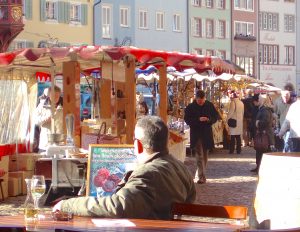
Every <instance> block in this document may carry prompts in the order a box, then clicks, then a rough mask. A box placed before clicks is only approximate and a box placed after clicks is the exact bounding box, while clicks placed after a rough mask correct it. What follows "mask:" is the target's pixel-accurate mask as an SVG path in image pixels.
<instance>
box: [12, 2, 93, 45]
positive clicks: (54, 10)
mask: <svg viewBox="0 0 300 232" xmlns="http://www.w3.org/2000/svg"><path fill="white" fill-rule="evenodd" d="M23 1H24V5H23V13H24V17H23V22H24V25H25V26H24V30H23V31H22V32H21V33H20V34H19V35H18V36H17V37H16V39H15V40H14V41H13V42H12V43H11V45H10V48H9V50H13V49H17V48H25V47H51V46H59V47H63V46H70V45H92V44H93V2H94V1H91V0H64V1H61V0H23Z"/></svg>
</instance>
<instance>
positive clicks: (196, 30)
mask: <svg viewBox="0 0 300 232" xmlns="http://www.w3.org/2000/svg"><path fill="white" fill-rule="evenodd" d="M191 32H192V36H197V37H201V36H202V20H201V19H200V18H193V19H192V30H191Z"/></svg>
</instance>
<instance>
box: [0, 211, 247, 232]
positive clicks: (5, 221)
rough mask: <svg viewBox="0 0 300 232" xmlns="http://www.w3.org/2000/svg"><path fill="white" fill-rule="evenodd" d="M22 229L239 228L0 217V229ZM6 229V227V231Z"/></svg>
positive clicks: (178, 231)
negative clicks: (31, 219) (26, 219)
mask: <svg viewBox="0 0 300 232" xmlns="http://www.w3.org/2000/svg"><path fill="white" fill-rule="evenodd" d="M3 228H6V229H7V228H24V229H26V230H27V231H60V230H61V231H64V230H68V231H111V232H114V231H122V232H125V231H176V232H181V231H182V232H186V231H189V232H194V231H195V232H196V231H207V232H209V231H214V232H216V231H239V229H242V227H241V226H239V225H231V224H224V223H201V222H193V221H164V220H148V219H108V218H102V219H100V218H90V217H74V218H73V219H72V220H71V221H54V220H53V219H52V217H51V215H50V214H49V215H45V219H43V220H37V221H31V222H30V221H29V222H27V221H25V219H24V216H23V215H17V216H3V217H2V220H1V221H0V229H3ZM6 231H7V230H6Z"/></svg>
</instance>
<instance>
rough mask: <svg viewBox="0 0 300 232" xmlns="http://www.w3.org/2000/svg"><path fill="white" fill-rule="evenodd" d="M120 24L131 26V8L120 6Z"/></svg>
mask: <svg viewBox="0 0 300 232" xmlns="http://www.w3.org/2000/svg"><path fill="white" fill-rule="evenodd" d="M120 26H121V27H129V8H128V7H120Z"/></svg>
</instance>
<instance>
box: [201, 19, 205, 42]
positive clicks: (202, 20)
mask: <svg viewBox="0 0 300 232" xmlns="http://www.w3.org/2000/svg"><path fill="white" fill-rule="evenodd" d="M201 23H202V38H205V37H206V33H205V30H206V25H205V23H206V20H205V19H201Z"/></svg>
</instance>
